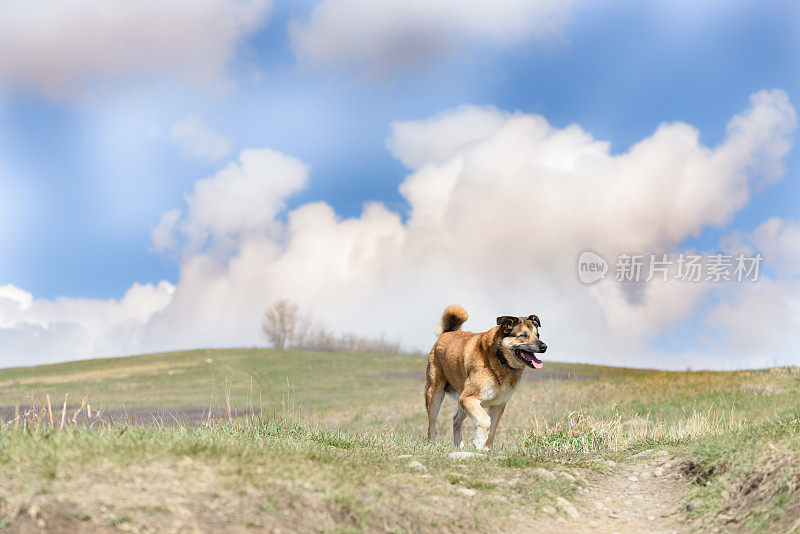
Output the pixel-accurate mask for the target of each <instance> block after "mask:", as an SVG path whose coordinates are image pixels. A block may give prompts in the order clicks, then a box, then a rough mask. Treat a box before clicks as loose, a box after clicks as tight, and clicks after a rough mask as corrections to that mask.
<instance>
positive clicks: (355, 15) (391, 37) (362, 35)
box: [289, 0, 570, 74]
mask: <svg viewBox="0 0 800 534" xmlns="http://www.w3.org/2000/svg"><path fill="white" fill-rule="evenodd" d="M569 6H570V2H568V1H560V0H535V1H529V0H501V1H496V2H492V3H487V2H481V1H479V0H467V1H460V2H457V1H454V0H435V1H429V0H411V1H404V2H390V3H387V2H370V1H369V0H322V1H321V2H320V3H319V4H317V5H316V6H315V7H314V9H313V10H312V11H311V13H310V15H309V17H308V19H307V20H303V21H300V20H295V21H293V22H291V23H290V25H289V37H290V40H291V44H292V48H293V49H294V51H295V54H296V55H297V56H298V58H299V59H301V60H303V61H305V62H306V63H308V64H310V65H312V66H314V67H321V68H335V69H344V70H357V71H365V72H367V73H369V74H383V73H386V72H387V71H389V70H391V69H394V68H398V67H401V68H402V67H414V66H418V65H420V64H424V63H427V62H429V61H430V60H432V59H436V58H437V57H439V56H441V55H443V54H446V53H447V52H449V51H452V50H454V49H456V48H458V47H462V46H467V45H470V44H484V43H485V44H489V45H495V46H507V45H510V44H513V43H519V42H522V41H526V40H528V39H530V38H532V37H535V38H552V37H555V36H557V35H559V34H560V32H561V28H562V27H563V25H564V23H565V22H566V18H567V13H568V10H569Z"/></svg>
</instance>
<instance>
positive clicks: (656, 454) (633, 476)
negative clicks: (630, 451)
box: [563, 451, 689, 534]
mask: <svg viewBox="0 0 800 534" xmlns="http://www.w3.org/2000/svg"><path fill="white" fill-rule="evenodd" d="M679 464H680V462H679V460H674V459H670V457H669V455H668V454H667V453H666V452H665V451H644V452H643V453H640V454H639V455H637V457H635V463H633V464H625V465H616V464H614V463H613V462H609V467H610V469H611V470H612V473H611V474H609V475H598V476H597V477H596V478H595V479H594V480H593V481H592V483H591V484H590V485H589V486H587V487H586V488H584V489H583V491H581V493H580V495H581V500H582V502H581V503H580V504H581V506H580V507H579V511H577V513H578V514H579V516H580V517H579V516H578V515H574V514H569V510H567V515H568V516H571V517H570V518H569V520H568V523H566V524H563V526H564V530H565V531H569V532H620V533H622V532H636V533H638V534H642V533H645V532H648V533H649V532H676V533H677V532H688V531H689V526H688V525H687V524H686V523H681V522H680V518H682V517H683V514H682V509H681V507H682V506H684V504H683V502H682V500H681V498H682V496H683V494H684V493H685V491H686V489H687V484H688V483H687V482H686V479H685V478H684V477H682V476H681V474H680V472H679Z"/></svg>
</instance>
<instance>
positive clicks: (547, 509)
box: [542, 504, 556, 515]
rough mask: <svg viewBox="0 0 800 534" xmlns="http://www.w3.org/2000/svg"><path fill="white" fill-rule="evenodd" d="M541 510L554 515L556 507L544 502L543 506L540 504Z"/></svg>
mask: <svg viewBox="0 0 800 534" xmlns="http://www.w3.org/2000/svg"><path fill="white" fill-rule="evenodd" d="M542 512H544V513H546V514H550V515H554V514H555V513H556V509H555V508H553V507H552V506H550V505H549V504H545V505H544V506H542Z"/></svg>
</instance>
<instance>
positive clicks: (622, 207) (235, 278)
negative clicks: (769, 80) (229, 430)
mask: <svg viewBox="0 0 800 534" xmlns="http://www.w3.org/2000/svg"><path fill="white" fill-rule="evenodd" d="M796 122H797V119H796V115H795V111H794V108H793V107H792V106H791V104H790V103H789V101H788V98H787V96H786V94H785V93H784V92H782V91H780V90H772V91H761V92H758V93H756V94H754V95H752V96H751V98H750V104H749V106H748V107H747V108H746V109H745V110H744V111H743V112H742V113H740V114H738V115H736V116H734V117H733V118H732V119H731V120H730V122H729V124H728V130H727V136H726V139H725V140H724V141H723V142H722V143H720V144H719V145H717V146H714V147H708V146H704V145H703V144H702V143H700V141H699V137H700V136H699V132H698V131H697V130H696V129H695V128H693V127H692V126H690V125H688V124H685V123H668V124H662V125H660V126H659V127H658V128H657V129H656V130H655V132H653V134H652V135H650V136H648V137H646V138H644V139H642V140H641V141H639V142H638V143H636V144H635V145H633V146H631V147H630V148H629V149H628V150H626V151H624V152H622V153H619V154H612V153H611V152H610V146H609V143H608V142H605V141H601V140H597V139H595V138H594V137H593V136H592V135H591V134H590V133H588V132H586V131H585V130H583V129H582V128H581V127H580V126H578V125H570V126H567V127H565V128H557V127H554V126H553V125H551V124H550V123H548V121H547V120H546V119H545V118H544V117H541V116H538V115H530V114H524V113H508V112H504V111H501V110H498V109H495V108H491V107H473V106H464V107H461V108H458V109H455V110H451V111H447V112H444V113H441V114H439V115H437V116H434V117H431V118H429V119H426V120H422V121H413V122H398V123H395V124H394V125H393V127H392V135H391V137H390V139H389V140H388V141H387V146H388V147H389V148H390V150H391V151H392V153H393V154H394V155H395V156H396V157H397V158H398V159H399V160H400V161H401V162H403V164H404V165H406V166H407V167H408V168H409V174H408V176H407V177H406V179H405V180H404V181H403V183H402V184H401V186H400V191H401V193H402V195H403V196H404V197H405V199H406V200H407V202H408V213H407V216H405V217H404V216H401V214H399V213H396V212H393V211H391V210H389V209H388V208H387V207H385V206H384V205H382V204H380V203H370V204H367V205H365V207H364V209H363V212H362V214H361V215H360V216H359V217H356V218H349V219H343V218H341V217H339V216H338V215H337V214H336V213H335V211H334V210H333V208H331V206H329V205H328V204H326V203H324V202H316V203H310V204H306V205H302V206H300V207H298V208H296V209H293V210H290V211H288V212H287V211H286V208H285V206H286V204H285V202H286V199H287V198H288V197H289V196H291V195H292V194H293V193H294V192H296V191H298V190H300V189H301V188H302V187H304V185H305V184H306V182H307V175H308V168H307V167H306V166H305V165H304V164H303V163H302V162H300V161H298V160H296V159H294V158H292V157H290V156H287V155H284V154H281V153H278V152H275V151H273V150H270V149H252V150H245V151H243V152H242V153H241V154H240V155H239V159H238V161H237V162H233V163H230V164H229V165H228V166H226V167H224V168H223V169H222V170H220V171H219V172H218V173H216V174H215V175H213V176H211V177H208V178H204V179H202V180H199V181H198V182H196V184H195V187H194V190H193V191H192V192H190V193H189V194H188V195H187V197H186V203H185V205H184V206H178V207H176V208H174V209H173V210H170V211H168V212H167V213H165V214H164V216H162V219H161V222H160V224H159V225H158V226H157V227H156V228H155V229H154V231H153V241H154V245H155V246H156V247H157V248H159V249H160V250H162V251H172V252H173V253H177V254H178V255H179V257H180V258H181V260H180V261H181V268H180V275H179V280H178V282H177V284H176V285H175V286H174V287H173V286H172V285H171V284H168V283H165V282H162V283H161V284H159V285H157V286H153V285H144V286H139V285H137V286H134V287H133V288H131V290H130V291H129V292H128V294H126V295H125V297H123V298H122V299H121V300H119V301H114V300H110V301H94V300H82V299H57V300H55V301H46V300H38V299H35V298H33V296H31V295H29V294H28V293H26V292H24V291H21V290H19V289H17V288H13V287H8V286H7V287H6V288H5V289H4V290H3V292H0V303H4V304H2V305H0V310H1V311H0V313H2V314H3V315H2V316H0V325H2V326H1V327H0V338H2V340H11V341H12V342H14V343H16V344H15V345H10V344H8V343H5V342H0V361H2V362H3V363H5V364H12V363H32V362H41V361H52V360H63V359H68V358H74V357H88V356H94V355H98V354H121V353H130V352H143V351H151V350H167V349H177V348H187V347H201V346H231V345H238V346H242V345H254V344H263V343H264V341H263V340H262V339H261V338H260V334H259V322H260V318H261V315H262V314H263V312H264V309H265V308H266V306H267V305H268V304H269V303H271V302H272V301H274V300H275V299H278V298H288V299H291V300H293V301H295V302H297V303H298V304H300V305H301V306H302V307H303V308H305V309H309V310H312V311H313V312H314V314H315V316H317V317H319V318H320V319H321V320H322V321H323V322H324V323H326V324H328V325H330V327H332V328H333V329H334V330H353V331H355V332H357V333H359V334H363V335H376V334H380V333H385V334H386V335H387V336H388V337H389V338H396V339H399V340H400V341H401V342H402V343H403V344H404V345H405V346H406V347H408V348H420V349H423V350H426V349H427V348H428V345H429V344H430V343H431V342H432V341H433V327H434V325H435V323H436V321H437V319H438V316H439V314H440V313H441V310H442V309H443V308H444V307H445V306H446V305H448V304H452V303H459V304H462V305H463V306H465V307H466V308H467V310H468V311H469V312H470V313H471V318H470V321H469V322H468V323H467V327H468V328H473V329H476V330H482V329H484V328H487V327H489V326H491V325H492V324H493V322H494V317H495V316H497V315H509V314H517V315H528V314H531V313H536V314H537V315H539V316H540V317H541V319H542V323H543V326H544V328H543V332H544V334H545V339H546V340H547V342H548V345H550V346H551V347H552V349H551V351H548V356H550V357H552V358H554V359H559V360H566V361H591V362H596V363H614V364H626V365H637V366H647V365H649V366H658V367H665V368H682V367H685V366H687V365H690V366H691V367H693V368H708V367H714V368H735V367H752V366H758V365H768V364H771V363H773V361H775V360H776V359H779V360H780V359H786V358H791V350H792V345H787V344H784V343H786V342H787V340H791V339H792V337H791V335H789V334H786V332H790V331H797V330H798V326H800V318H799V317H798V314H797V310H796V309H795V313H794V314H793V315H792V314H791V313H789V314H784V315H783V316H781V317H780V320H781V321H780V323H779V325H778V326H776V327H775V328H780V329H783V330H784V334H786V335H782V336H777V335H776V339H779V340H781V341H779V342H777V344H775V345H768V346H761V347H759V346H753V347H750V350H748V351H747V352H746V353H744V352H742V351H739V350H735V349H736V348H737V343H739V340H738V338H737V337H736V336H737V335H738V334H737V332H736V327H737V324H738V323H737V321H738V320H740V316H739V314H740V313H742V310H743V309H746V307H747V306H753V302H755V303H757V304H759V303H760V304H761V305H763V303H765V302H768V301H769V302H773V301H774V302H776V303H778V304H780V305H782V306H784V307H787V306H788V307H792V306H796V303H797V300H796V299H795V300H792V298H789V299H786V300H781V295H782V294H786V292H787V291H788V292H789V293H790V294H792V293H791V292H793V294H794V295H797V294H798V292H799V291H798V285H797V284H798V283H797V281H796V279H795V278H796V276H795V277H791V276H789V277H788V278H787V277H783V278H781V277H778V276H777V275H771V276H772V277H765V278H763V279H762V281H761V282H759V283H757V284H752V285H751V286H748V287H744V286H741V285H738V286H736V287H733V286H731V285H728V286H725V287H722V286H714V285H713V284H709V283H698V284H691V283H677V282H674V281H670V282H666V283H665V282H660V281H659V282H657V281H654V282H649V283H642V284H637V285H631V284H627V285H623V284H620V283H617V282H615V281H614V280H609V279H606V280H604V281H601V282H599V283H597V284H595V285H592V286H584V285H582V284H580V283H579V282H578V280H577V276H576V272H575V268H576V266H575V261H576V258H577V256H578V254H579V253H580V252H581V251H582V250H584V249H587V248H591V249H593V250H595V251H597V252H599V253H601V254H602V255H604V256H605V257H607V258H612V257H615V256H616V254H618V253H621V252H628V253H642V254H649V253H662V252H664V253H666V252H672V251H674V250H676V248H677V247H678V246H679V244H680V243H681V241H682V240H684V239H685V238H687V237H689V236H692V235H697V234H698V233H699V232H701V231H702V230H703V229H704V228H707V227H709V226H712V227H719V228H724V227H725V226H726V225H727V224H728V223H729V222H730V221H731V219H732V217H733V216H734V214H735V213H736V212H737V211H738V210H740V209H741V208H742V207H743V206H744V205H745V204H746V203H747V202H748V200H749V199H750V198H751V196H752V194H753V192H754V191H755V190H756V189H757V188H759V187H762V186H763V185H764V184H766V183H769V182H773V181H775V180H777V179H779V178H780V176H781V173H782V164H781V160H782V158H783V156H784V155H785V154H786V153H787V152H788V150H789V149H790V147H791V139H792V135H793V132H794V130H795V128H796ZM765 224H767V226H766V227H764V228H763V229H757V230H756V231H754V233H753V236H754V237H753V239H752V241H753V242H755V245H753V246H755V247H757V248H759V249H760V250H764V251H766V250H770V251H771V252H770V254H774V255H775V256H776V257H778V255H779V254H787V255H791V254H795V253H796V250H794V248H792V247H793V246H794V245H793V243H794V241H793V240H792V239H791V237H790V236H791V235H794V234H793V233H792V232H796V231H797V230H796V225H797V223H794V222H791V221H784V222H781V223H780V224H779V226H780V228H777V229H775V228H772V227H771V226H769V225H770V224H773V225H774V224H776V223H765ZM787 236H788V237H787ZM748 239H749V238H748ZM748 242H749V241H748ZM770 247H771V248H770ZM795 248H796V247H795ZM793 250H794V252H793ZM710 297H714V302H717V303H718V304H717V305H716V307H715V306H708V305H707V304H708V301H707V300H706V299H708V298H710ZM769 299H773V300H769ZM793 302H794V304H793ZM703 304H706V306H703ZM701 309H702V310H706V309H710V312H703V313H704V315H703V316H702V317H700V318H699V319H698V318H697V317H696V315H697V314H698V313H700V312H699V311H698V310H701ZM779 312H780V310H776V311H775V313H779ZM689 320H692V321H700V323H701V324H703V325H705V326H707V327H708V328H709V329H713V330H714V331H718V332H721V333H723V334H724V337H723V338H722V339H721V340H718V341H716V342H706V341H705V340H699V341H698V343H697V344H696V346H692V347H691V350H689V349H685V350H684V349H679V350H675V351H671V352H666V351H664V350H663V349H661V348H659V346H658V345H657V344H656V343H655V341H654V340H656V339H657V338H658V337H659V336H662V335H664V334H665V333H669V332H670V331H671V330H672V329H675V328H678V326H677V325H680V324H681V323H682V322H685V321H689ZM739 326H740V325H739ZM739 330H740V331H742V329H741V328H740V327H739ZM32 332H35V335H32V334H31V333H32ZM28 338H30V341H28V342H26V341H25V339H28ZM11 346H13V347H14V349H9V348H8V347H11ZM551 352H552V356H551Z"/></svg>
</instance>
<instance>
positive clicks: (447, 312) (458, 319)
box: [436, 306, 469, 336]
mask: <svg viewBox="0 0 800 534" xmlns="http://www.w3.org/2000/svg"><path fill="white" fill-rule="evenodd" d="M467 317H469V316H468V315H467V310H465V309H464V308H462V307H461V306H448V307H447V308H445V309H444V313H443V314H442V318H441V320H440V321H439V328H437V329H436V333H437V335H440V336H441V335H442V334H444V333H445V332H452V331H454V330H459V329H460V328H461V325H462V324H464V322H465V321H466V320H467Z"/></svg>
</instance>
